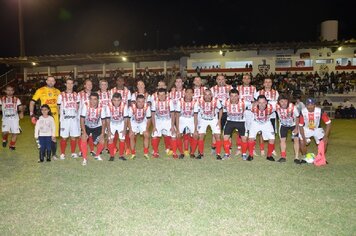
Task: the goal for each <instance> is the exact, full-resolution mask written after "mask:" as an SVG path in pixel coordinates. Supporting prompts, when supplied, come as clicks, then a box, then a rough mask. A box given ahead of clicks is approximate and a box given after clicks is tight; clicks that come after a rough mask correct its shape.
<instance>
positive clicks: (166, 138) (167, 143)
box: [164, 136, 172, 149]
mask: <svg viewBox="0 0 356 236" xmlns="http://www.w3.org/2000/svg"><path fill="white" fill-rule="evenodd" d="M171 141H172V139H171V137H169V136H164V146H165V147H166V149H171Z"/></svg>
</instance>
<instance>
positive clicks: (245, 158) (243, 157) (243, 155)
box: [242, 153, 247, 161]
mask: <svg viewBox="0 0 356 236" xmlns="http://www.w3.org/2000/svg"><path fill="white" fill-rule="evenodd" d="M242 160H243V161H246V160H247V154H246V153H245V154H242Z"/></svg>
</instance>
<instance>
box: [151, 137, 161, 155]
mask: <svg viewBox="0 0 356 236" xmlns="http://www.w3.org/2000/svg"><path fill="white" fill-rule="evenodd" d="M159 140H160V138H159V137H158V138H157V137H155V138H152V148H153V152H154V153H158V145H159Z"/></svg>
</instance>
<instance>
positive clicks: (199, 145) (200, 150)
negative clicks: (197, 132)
mask: <svg viewBox="0 0 356 236" xmlns="http://www.w3.org/2000/svg"><path fill="white" fill-rule="evenodd" d="M198 150H199V153H200V154H201V155H204V140H200V139H199V141H198Z"/></svg>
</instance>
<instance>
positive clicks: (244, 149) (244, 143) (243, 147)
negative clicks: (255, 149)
mask: <svg viewBox="0 0 356 236" xmlns="http://www.w3.org/2000/svg"><path fill="white" fill-rule="evenodd" d="M247 147H248V144H247V142H241V151H242V154H246V152H247Z"/></svg>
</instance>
